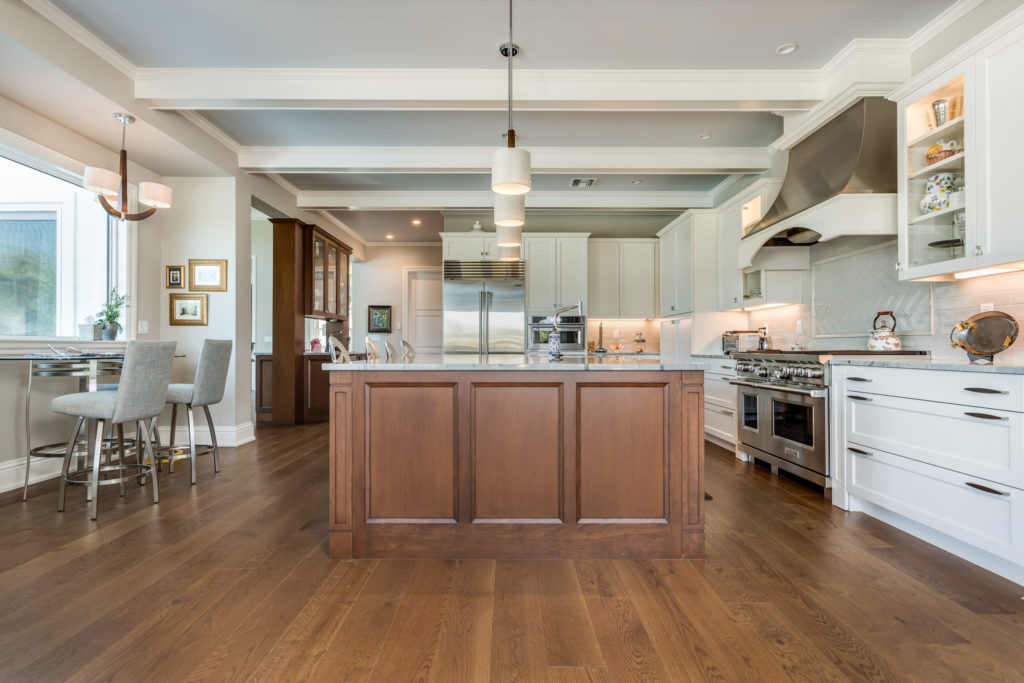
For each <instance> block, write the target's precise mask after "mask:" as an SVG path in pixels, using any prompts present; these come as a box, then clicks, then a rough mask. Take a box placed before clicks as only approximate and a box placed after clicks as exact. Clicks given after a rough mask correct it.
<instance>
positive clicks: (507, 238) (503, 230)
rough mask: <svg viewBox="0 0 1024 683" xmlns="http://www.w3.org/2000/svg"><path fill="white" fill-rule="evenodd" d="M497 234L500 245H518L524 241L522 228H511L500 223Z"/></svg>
mask: <svg viewBox="0 0 1024 683" xmlns="http://www.w3.org/2000/svg"><path fill="white" fill-rule="evenodd" d="M495 235H496V237H497V243H498V246H499V247H518V246H519V245H521V244H522V243H523V230H522V228H510V227H506V226H503V225H499V226H498V228H497V231H496V232H495Z"/></svg>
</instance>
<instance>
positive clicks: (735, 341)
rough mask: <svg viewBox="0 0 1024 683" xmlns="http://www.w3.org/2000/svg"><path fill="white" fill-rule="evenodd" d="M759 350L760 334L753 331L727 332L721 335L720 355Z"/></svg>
mask: <svg viewBox="0 0 1024 683" xmlns="http://www.w3.org/2000/svg"><path fill="white" fill-rule="evenodd" d="M760 348H761V333H760V332H756V331H753V330H729V331H728V332H723V333H722V353H724V354H726V355H728V354H730V353H744V352H746V351H757V350H759V349H760Z"/></svg>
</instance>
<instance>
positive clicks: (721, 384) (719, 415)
mask: <svg viewBox="0 0 1024 683" xmlns="http://www.w3.org/2000/svg"><path fill="white" fill-rule="evenodd" d="M699 360H701V361H703V362H705V363H707V365H708V369H707V370H705V371H704V436H705V437H706V438H710V439H713V440H714V441H715V442H717V443H718V445H720V446H723V447H726V448H729V449H731V450H733V452H735V450H736V386H735V385H733V384H729V381H730V380H733V379H735V378H736V361H734V360H732V359H731V358H700V359H699Z"/></svg>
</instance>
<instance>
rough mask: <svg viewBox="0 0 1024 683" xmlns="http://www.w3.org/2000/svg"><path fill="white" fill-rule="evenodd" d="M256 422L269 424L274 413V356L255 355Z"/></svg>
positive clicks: (267, 354) (265, 354) (266, 354)
mask: <svg viewBox="0 0 1024 683" xmlns="http://www.w3.org/2000/svg"><path fill="white" fill-rule="evenodd" d="M254 358H255V363H256V421H257V422H269V421H270V419H271V414H272V413H273V412H274V356H273V355H271V354H269V353H258V354H256V356H255V357H254Z"/></svg>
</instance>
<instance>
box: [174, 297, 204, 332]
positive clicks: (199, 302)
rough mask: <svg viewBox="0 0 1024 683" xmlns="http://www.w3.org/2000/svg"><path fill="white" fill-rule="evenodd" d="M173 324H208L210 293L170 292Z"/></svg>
mask: <svg viewBox="0 0 1024 683" xmlns="http://www.w3.org/2000/svg"><path fill="white" fill-rule="evenodd" d="M169 296H170V297H171V307H170V310H171V319H170V324H171V325H206V324H207V309H206V307H207V298H208V297H209V296H210V295H209V294H170V295H169Z"/></svg>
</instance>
